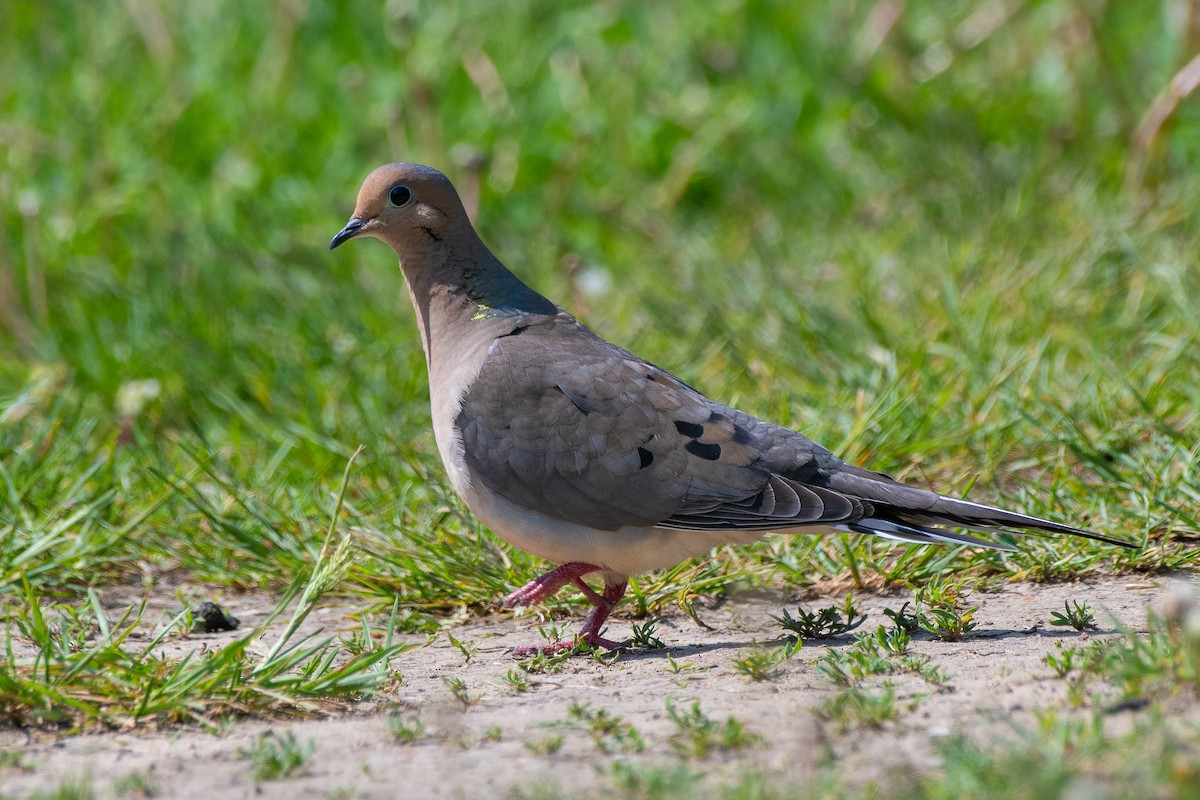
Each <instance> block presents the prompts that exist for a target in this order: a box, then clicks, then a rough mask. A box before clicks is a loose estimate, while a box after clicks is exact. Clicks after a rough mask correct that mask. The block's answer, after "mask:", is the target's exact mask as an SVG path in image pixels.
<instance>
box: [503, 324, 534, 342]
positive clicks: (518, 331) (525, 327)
mask: <svg viewBox="0 0 1200 800" xmlns="http://www.w3.org/2000/svg"><path fill="white" fill-rule="evenodd" d="M527 330H529V326H528V325H518V326H517V327H515V328H513V329H512V330H511V331H509V332H508V333H502V334H500V335H499V336H497V337H496V338H497V339H503V338H504V337H505V336H520V335H521V334H522V333H524V332H525V331H527Z"/></svg>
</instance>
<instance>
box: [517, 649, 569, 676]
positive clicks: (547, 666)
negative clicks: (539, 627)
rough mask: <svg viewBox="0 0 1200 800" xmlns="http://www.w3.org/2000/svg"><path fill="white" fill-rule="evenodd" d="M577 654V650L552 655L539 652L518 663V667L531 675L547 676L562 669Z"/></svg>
mask: <svg viewBox="0 0 1200 800" xmlns="http://www.w3.org/2000/svg"><path fill="white" fill-rule="evenodd" d="M576 652H577V650H576V649H575V648H572V649H570V650H563V651H562V652H560V653H551V654H546V653H544V652H542V651H540V650H539V651H538V652H537V653H535V654H533V655H532V656H529V657H528V658H522V659H520V660H519V661H517V666H518V667H519V668H520V669H521V670H522V671H524V672H526V673H528V674H530V675H547V674H551V673H554V672H558V671H559V670H560V669H562V665H563V664H565V663H566V662H567V661H569V660H570V659H571V657H572V656H574V655H575V654H576Z"/></svg>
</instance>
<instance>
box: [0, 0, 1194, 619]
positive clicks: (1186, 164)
mask: <svg viewBox="0 0 1200 800" xmlns="http://www.w3.org/2000/svg"><path fill="white" fill-rule="evenodd" d="M1198 15H1200V12H1198V11H1197V9H1196V7H1195V5H1194V4H1192V3H1189V2H1166V1H1162V2H1149V1H1148V0H1134V1H1132V2H1103V1H1102V0H1041V2H1032V1H1031V2H1023V1H1022V0H980V1H978V2H948V1H947V0H910V1H909V2H902V0H874V1H873V2H855V1H853V0H827V1H825V2H805V3H769V2H753V1H752V0H746V1H745V2H741V1H739V0H725V1H724V2H716V3H712V4H709V5H707V6H706V7H705V8H704V9H703V10H700V9H697V8H696V7H694V6H691V5H687V4H654V3H644V2H605V3H596V4H590V3H589V4H580V3H558V2H522V1H521V0H514V2H510V3H506V4H503V5H502V6H500V5H496V4H490V3H448V2H415V1H409V0H392V1H391V2H386V3H377V2H366V1H365V0H364V2H344V3H332V2H329V3H325V2H315V1H313V2H309V1H307V0H277V1H276V2H263V3H235V2H223V1H219V0H212V1H211V2H204V3H170V2H157V1H156V0H124V2H118V1H117V0H97V2H91V3H74V2H65V0H63V1H57V2H56V1H52V0H39V1H38V2H32V1H31V0H6V2H4V3H3V4H0V226H2V234H0V468H2V470H3V471H2V473H0V479H2V482H0V587H3V586H9V587H11V586H13V585H15V583H16V582H17V581H18V580H19V579H21V578H25V579H28V580H29V581H30V582H31V583H33V584H35V585H40V586H43V587H45V588H46V589H47V590H53V591H61V592H67V593H72V592H76V591H78V590H79V588H80V587H82V586H83V585H85V584H91V583H96V582H103V581H107V580H112V579H121V578H128V577H130V576H133V575H135V574H137V573H139V572H144V571H146V570H150V571H155V570H171V569H180V570H183V571H185V572H186V573H188V574H191V575H195V576H197V577H199V578H202V579H204V580H209V581H215V582H218V583H223V584H227V585H231V586H275V587H277V586H279V585H282V584H286V583H287V582H288V580H290V577H291V575H292V573H294V572H295V571H296V570H299V569H302V568H303V566H304V565H305V564H306V563H307V562H308V561H309V560H311V557H312V553H313V552H314V550H315V548H316V547H317V543H318V542H317V540H318V539H319V531H320V530H321V529H322V528H323V526H324V524H325V522H326V520H327V516H328V513H329V508H330V505H331V504H330V500H329V489H330V487H331V486H333V485H335V484H336V481H337V480H338V478H339V477H340V472H341V469H342V467H343V466H344V463H345V459H346V457H347V456H348V455H349V454H350V453H351V452H353V450H354V449H355V448H356V447H357V446H358V445H359V444H365V445H366V446H367V452H366V454H365V455H364V457H363V459H362V460H361V461H360V462H359V464H358V465H356V470H355V473H354V477H353V479H352V484H351V500H350V505H351V514H352V515H353V523H354V524H355V525H357V526H358V527H359V529H360V531H361V538H362V542H363V545H364V548H365V551H366V556H365V557H364V559H363V560H362V562H361V564H360V565H359V568H358V571H357V572H356V573H355V576H356V582H355V583H354V586H355V587H357V588H358V589H359V590H361V591H363V592H366V593H368V594H373V593H377V594H378V595H379V596H380V597H381V598H386V597H389V596H390V593H392V592H397V591H398V592H400V593H401V594H402V595H405V596H407V597H408V598H409V599H411V600H412V601H413V602H426V603H428V604H429V605H430V606H432V607H439V606H444V605H447V604H454V603H456V602H459V601H465V602H469V603H482V602H484V601H486V600H487V599H489V598H490V597H492V596H494V595H495V594H496V593H499V592H500V591H502V590H503V588H504V587H505V586H508V585H511V584H512V583H519V582H523V580H524V579H525V578H526V577H527V575H528V571H529V570H532V569H534V568H535V567H536V565H534V564H532V563H531V561H530V559H528V558H526V557H524V556H522V555H521V554H516V553H511V552H509V553H507V554H506V552H505V551H503V550H501V549H499V548H498V547H497V545H496V543H495V541H494V540H492V539H491V538H490V537H489V535H488V534H486V533H485V532H482V531H480V530H479V529H478V527H477V525H476V524H475V523H474V522H473V521H471V520H470V518H469V517H467V516H466V515H464V514H463V513H462V509H461V508H460V507H459V506H458V505H457V504H456V501H454V500H453V499H452V498H450V497H449V496H448V495H447V490H446V485H445V482H444V479H443V477H442V474H441V470H440V466H439V465H438V464H437V458H436V450H435V448H434V446H433V442H432V436H431V434H430V432H429V426H428V410H427V407H426V404H427V402H428V393H427V389H426V386H425V376H424V364H423V357H422V355H421V350H420V347H419V345H418V342H417V338H416V334H415V328H414V326H413V324H412V321H411V313H410V311H409V309H408V301H407V298H406V295H405V292H404V289H403V282H402V278H401V276H400V273H399V270H398V269H396V265H395V263H394V256H392V255H391V254H390V253H389V252H387V251H386V249H385V248H382V247H381V246H378V245H373V244H359V245H355V246H352V247H347V248H344V249H341V250H339V251H337V252H336V253H332V254H331V253H329V252H328V251H327V250H326V245H327V242H328V240H329V237H330V236H331V235H332V234H333V233H335V232H337V230H338V229H339V228H340V227H341V225H342V224H343V223H344V222H345V220H346V218H347V217H348V216H349V214H350V212H351V211H352V209H353V206H354V197H355V192H356V191H357V188H358V185H359V182H360V181H361V179H362V177H363V176H365V174H366V173H367V172H368V171H369V170H371V169H372V168H374V167H375V166H377V165H378V164H381V163H385V162H389V161H396V160H408V161H417V162H422V163H427V164H430V165H432V166H435V167H438V168H440V169H442V170H443V171H445V172H446V173H447V174H448V175H449V176H450V177H451V178H452V179H453V180H454V181H455V182H456V184H457V185H458V186H459V188H460V190H461V191H462V192H463V193H464V195H466V196H467V199H468V204H469V206H471V207H472V208H473V209H474V208H477V209H478V225H479V228H480V231H481V233H482V235H483V238H484V240H485V241H486V242H488V243H489V245H491V246H492V248H493V249H494V250H495V251H496V252H497V254H498V255H499V256H500V257H501V259H502V260H503V261H505V262H506V263H507V264H508V265H509V266H510V267H511V268H512V269H513V270H514V271H515V272H517V273H518V274H519V275H520V276H522V277H523V278H524V279H526V280H527V281H528V282H530V283H531V284H532V285H533V286H534V287H536V288H538V289H539V290H541V291H542V292H543V293H545V294H547V295H549V296H550V297H552V298H554V299H556V300H558V301H559V302H561V303H563V304H564V305H565V306H567V307H568V308H570V309H571V310H574V311H576V312H578V313H579V314H580V315H581V316H582V317H584V318H585V320H586V321H588V322H589V324H591V325H592V326H593V327H594V328H596V329H597V330H598V331H599V332H600V333H601V334H602V335H605V336H606V337H607V338H610V339H612V340H614V341H616V342H617V343H619V344H621V345H623V346H626V347H628V348H630V349H633V350H634V351H636V352H638V353H639V354H641V355H643V356H645V357H647V358H649V359H651V360H653V361H655V362H656V363H659V364H661V365H663V366H665V367H667V368H669V369H672V370H673V371H675V372H677V373H678V374H680V376H681V377H683V378H684V379H685V380H688V381H690V382H693V383H694V384H696V385H698V386H699V387H700V388H701V389H702V390H705V391H706V392H707V393H709V394H711V395H713V396H714V397H716V398H719V399H722V400H725V401H730V402H733V403H735V404H738V405H740V406H741V407H743V408H744V409H745V410H747V411H750V412H754V413H757V414H760V415H764V416H767V417H770V418H773V419H778V420H780V421H782V422H785V423H790V424H792V425H795V426H797V427H799V428H800V429H801V430H803V431H805V432H806V433H807V434H809V435H810V436H812V437H813V438H815V439H818V440H819V441H822V442H823V443H824V444H826V445H828V446H830V447H832V448H834V449H837V450H839V451H840V452H841V453H843V454H844V455H845V456H846V457H847V458H848V459H851V460H854V461H857V462H859V463H868V464H871V465H873V466H875V467H877V468H880V469H887V470H893V471H899V472H900V473H901V474H902V475H903V476H904V477H906V478H907V479H910V480H913V481H917V482H930V483H933V484H934V485H936V486H937V488H939V489H941V490H943V491H947V492H961V491H965V490H966V489H967V488H968V487H972V485H973V489H972V491H973V494H972V496H973V497H977V498H979V499H982V500H985V501H986V500H997V499H999V500H1003V501H1004V502H1007V503H1009V504H1011V505H1013V506H1015V507H1018V508H1020V509H1022V510H1025V511H1028V512H1031V513H1035V514H1045V515H1051V516H1053V517H1054V518H1056V519H1068V520H1074V521H1076V522H1079V523H1080V524H1085V525H1092V526H1095V527H1097V528H1098V529H1102V530H1105V531H1107V532H1111V533H1115V534H1118V535H1126V536H1130V537H1133V538H1135V539H1138V540H1142V539H1144V538H1147V537H1148V539H1149V541H1150V542H1151V545H1152V547H1151V548H1150V549H1149V550H1148V551H1147V552H1146V553H1143V554H1140V555H1137V556H1123V555H1119V554H1113V553H1111V552H1110V551H1109V550H1108V549H1106V548H1098V547H1094V546H1092V545H1083V544H1071V545H1066V544H1056V545H1044V544H1042V543H1040V542H1039V541H1034V542H1033V543H1031V544H1030V545H1029V546H1028V548H1026V550H1025V551H1024V552H1023V553H1022V554H1020V555H1019V556H1016V557H1014V558H1012V559H1008V560H1001V559H999V558H998V557H995V556H994V555H989V554H970V553H961V552H958V551H951V550H936V549H922V548H905V547H898V546H892V545H883V544H877V543H874V542H869V541H863V540H858V539H850V540H845V541H840V540H815V539H809V538H797V539H792V540H787V539H777V540H774V541H773V543H772V544H771V545H769V546H768V547H767V548H766V549H763V548H759V549H757V550H749V551H738V552H737V553H728V554H722V555H721V556H720V557H719V558H718V559H716V560H715V562H714V563H715V564H716V566H705V567H702V568H696V569H693V570H691V571H689V572H679V573H672V574H671V575H668V576H667V577H665V578H661V579H657V580H658V581H659V582H658V583H657V584H655V585H657V586H658V587H659V589H660V590H661V592H660V596H661V597H667V596H669V595H670V592H671V591H674V590H677V589H678V588H679V586H680V585H684V586H687V585H691V586H693V588H695V587H696V586H704V585H709V584H705V583H704V581H706V580H711V581H712V584H711V585H714V586H716V585H721V584H722V583H723V582H727V581H728V580H733V579H736V578H737V577H738V576H743V577H744V576H746V575H757V576H759V577H761V578H764V579H765V578H766V577H768V576H770V575H771V574H773V571H774V570H776V569H780V568H781V569H782V570H783V572H784V575H785V577H787V578H789V579H792V580H807V579H814V578H819V577H823V576H836V575H839V574H844V571H845V570H846V569H850V570H851V572H853V573H854V575H855V576H856V577H858V576H860V573H861V572H866V571H872V570H873V571H878V572H882V573H883V574H884V575H885V576H888V577H892V578H896V577H905V576H907V577H908V578H910V579H911V578H914V577H918V578H919V576H920V575H923V574H931V573H932V571H934V570H935V569H941V568H943V567H945V566H947V565H952V564H957V565H958V566H960V567H961V568H970V567H977V568H978V570H979V571H980V573H981V574H983V573H995V574H1009V575H1024V576H1034V577H1056V576H1060V575H1070V574H1078V573H1079V572H1081V571H1087V570H1091V569H1129V568H1138V569H1163V568H1169V567H1174V566H1181V565H1183V566H1187V565H1191V564H1193V563H1194V561H1195V558H1196V556H1195V555H1194V554H1193V553H1189V552H1187V551H1186V550H1185V549H1184V548H1181V547H1180V546H1179V541H1180V537H1187V536H1190V535H1194V534H1196V533H1197V531H1198V529H1200V525H1198V523H1197V520H1196V514H1197V508H1198V507H1200V484H1198V483H1197V477H1196V470H1195V469H1194V467H1195V465H1196V461H1197V460H1198V457H1200V446H1198V444H1197V439H1196V436H1195V433H1194V422H1195V418H1196V409H1197V408H1198V407H1200V356H1198V353H1200V350H1198V348H1197V341H1196V339H1197V332H1198V331H1200V325H1198V324H1197V323H1198V319H1197V317H1198V311H1197V303H1196V299H1197V297H1200V273H1198V272H1197V269H1196V264H1195V257H1196V252H1197V234H1196V231H1197V227H1196V221H1197V214H1196V208H1197V203H1196V198H1197V188H1198V187H1200V182H1198V180H1197V171H1196V170H1195V168H1194V166H1193V165H1194V164H1195V163H1196V161H1197V156H1198V155H1200V111H1198V106H1200V104H1198V103H1197V102H1195V101H1194V100H1193V99H1190V98H1187V97H1182V96H1181V97H1177V98H1175V100H1174V101H1172V102H1168V103H1167V104H1166V106H1165V109H1166V111H1167V113H1166V115H1165V116H1164V117H1163V119H1164V122H1163V124H1162V125H1161V126H1157V125H1148V123H1143V124H1142V127H1141V129H1140V130H1141V133H1140V134H1139V132H1138V131H1139V121H1141V120H1143V119H1144V118H1146V115H1147V111H1148V109H1150V108H1151V106H1152V104H1153V102H1154V99H1155V97H1156V96H1158V95H1159V93H1160V92H1162V91H1163V90H1164V88H1165V87H1167V86H1168V84H1170V82H1171V81H1172V78H1173V76H1175V75H1176V73H1177V71H1179V70H1180V69H1181V68H1182V67H1183V66H1184V65H1185V64H1186V63H1187V62H1188V60H1189V59H1190V58H1191V57H1192V56H1193V55H1194V54H1195V53H1197V52H1198V51H1200V21H1198V19H1197V17H1198ZM1064 552H1065V553H1066V554H1067V555H1066V556H1061V555H1060V554H1062V553H1064ZM777 563H779V564H781V565H782V566H781V567H779V568H777V567H776V566H775V565H776V564H777ZM688 581H691V584H688ZM0 591H3V590H2V589H0Z"/></svg>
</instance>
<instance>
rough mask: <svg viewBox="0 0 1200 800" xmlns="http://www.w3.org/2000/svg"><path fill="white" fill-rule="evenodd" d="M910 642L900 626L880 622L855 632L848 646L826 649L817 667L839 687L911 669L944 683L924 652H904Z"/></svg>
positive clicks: (926, 679)
mask: <svg viewBox="0 0 1200 800" xmlns="http://www.w3.org/2000/svg"><path fill="white" fill-rule="evenodd" d="M911 644H912V639H911V637H909V636H908V633H907V632H905V631H904V630H903V629H901V628H892V629H888V628H885V627H883V626H882V625H880V626H879V627H878V628H876V629H875V630H874V631H873V632H871V633H860V634H858V635H857V636H856V637H855V639H854V646H853V647H851V648H849V649H848V650H832V649H831V650H829V652H827V653H826V654H825V655H824V656H822V657H821V659H820V661H818V662H817V670H818V671H820V672H821V673H822V674H824V675H825V677H827V678H828V679H829V680H830V681H831V682H832V683H834V684H836V685H838V686H843V687H851V686H856V685H857V684H858V683H860V682H861V681H863V680H864V679H866V678H871V677H874V676H877V675H890V674H892V673H896V672H911V673H914V674H916V675H919V676H920V677H921V678H922V679H924V680H925V681H926V682H927V683H931V684H934V685H941V684H943V683H945V682H946V675H945V674H943V673H942V672H941V671H940V670H939V669H937V668H936V667H934V666H933V665H932V664H931V663H930V661H929V657H928V656H926V655H923V654H919V653H917V654H913V653H909V652H908V650H909V646H910V645H911Z"/></svg>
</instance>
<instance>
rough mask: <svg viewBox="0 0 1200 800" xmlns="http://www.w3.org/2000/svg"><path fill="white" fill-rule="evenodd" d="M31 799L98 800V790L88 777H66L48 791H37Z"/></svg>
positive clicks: (30, 796)
mask: <svg viewBox="0 0 1200 800" xmlns="http://www.w3.org/2000/svg"><path fill="white" fill-rule="evenodd" d="M29 800H96V790H95V789H93V788H92V783H91V780H90V779H88V778H83V777H79V778H64V779H62V781H61V782H60V783H59V784H58V785H57V786H55V787H54V788H53V789H51V790H49V791H48V792H45V791H37V792H34V793H33V794H31V795H29Z"/></svg>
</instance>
